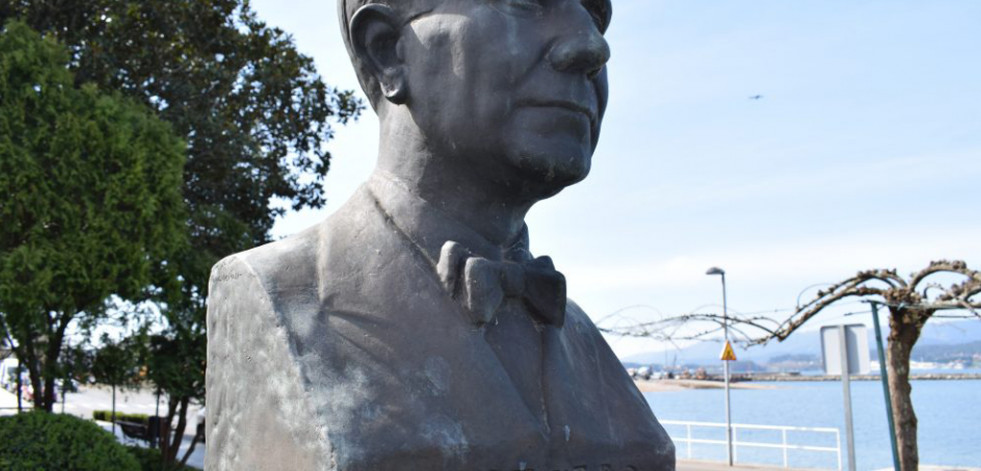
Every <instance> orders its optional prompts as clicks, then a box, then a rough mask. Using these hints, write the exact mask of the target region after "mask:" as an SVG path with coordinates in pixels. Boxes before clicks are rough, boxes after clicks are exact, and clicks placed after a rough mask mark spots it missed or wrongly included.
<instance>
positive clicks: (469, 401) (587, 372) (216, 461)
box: [205, 0, 674, 471]
mask: <svg viewBox="0 0 981 471" xmlns="http://www.w3.org/2000/svg"><path fill="white" fill-rule="evenodd" d="M339 7H340V17H341V25H342V32H343V34H344V38H345V41H346V44H347V46H348V51H349V52H350V55H351V58H352V62H353V63H354V66H355V68H356V70H357V72H358V76H359V78H360V80H361V84H362V87H363V88H364V90H365V92H366V94H367V95H368V97H369V99H370V101H371V104H372V107H373V108H374V110H375V111H376V112H377V113H378V116H379V118H380V122H381V142H380V148H379V155H378V164H377V167H376V169H375V171H374V173H373V174H372V176H371V177H370V178H369V180H368V181H367V182H366V183H365V184H364V185H362V187H361V188H360V189H359V190H358V191H357V192H356V193H355V195H354V196H353V197H352V198H351V199H350V200H349V201H348V202H347V203H345V204H344V206H343V207H341V208H340V209H339V210H338V211H337V212H336V213H335V214H333V215H332V216H330V217H329V218H328V219H327V220H326V221H324V222H323V223H321V224H319V225H316V226H314V227H312V228H310V229H307V230H306V231H304V232H302V233H300V234H297V235H295V236H293V237H290V238H288V239H285V240H282V241H278V242H274V243H271V244H268V245H264V246H261V247H258V248H255V249H253V250H250V251H247V252H243V253H239V254H236V255H233V256H230V257H228V258H226V259H224V260H222V261H221V262H220V263H218V264H217V265H216V266H215V267H214V269H213V271H212V279H211V286H210V294H209V299H208V306H209V307H208V372H207V404H208V417H207V434H208V440H207V446H208V450H207V458H206V462H205V464H206V467H207V469H209V470H240V469H270V470H272V469H275V470H279V469H291V470H294V469H295V470H314V469H316V470H437V469H446V470H484V471H490V470H502V471H503V470H547V471H552V470H573V469H574V470H609V471H622V470H635V471H641V470H645V471H646V470H673V469H674V446H673V444H672V443H671V440H670V439H669V438H668V436H667V434H665V432H664V430H663V429H662V428H661V426H660V425H659V424H658V423H657V421H656V419H655V418H654V415H653V413H652V412H651V410H650V408H649V406H648V404H647V403H646V401H645V399H644V397H643V396H642V395H641V393H640V392H639V391H638V390H637V388H636V387H635V386H634V384H633V382H632V381H631V379H630V378H629V377H628V376H627V374H626V372H625V371H624V369H623V367H622V366H621V364H620V362H619V361H618V360H617V358H616V357H615V356H614V354H613V352H612V351H611V350H610V348H609V346H608V345H607V344H606V342H605V341H604V339H603V338H602V336H601V335H600V333H599V332H598V331H597V329H596V327H595V326H594V325H593V324H592V322H591V321H590V320H589V318H588V317H587V316H586V315H585V313H583V311H582V310H581V309H580V308H579V307H578V306H576V305H575V304H574V303H573V302H571V301H568V300H567V298H566V293H565V279H564V278H563V276H562V274H561V273H559V272H558V271H556V270H555V268H554V266H553V263H552V261H551V260H550V259H549V258H548V257H535V256H533V255H532V254H531V253H530V251H529V248H528V231H527V228H526V226H525V224H524V218H525V214H526V213H527V211H528V210H529V208H531V206H532V205H533V204H535V203H536V202H538V201H540V200H542V199H545V198H548V197H550V196H553V195H555V194H556V193H558V192H559V191H560V190H562V189H563V188H564V187H566V186H568V185H571V184H573V183H576V182H578V181H580V180H582V179H583V178H585V176H586V174H587V173H588V172H589V168H590V160H591V157H592V154H593V150H594V148H595V146H596V141H597V138H598V137H599V129H600V123H601V121H602V117H603V112H604V108H605V106H606V101H607V79H606V68H605V64H606V61H607V60H608V58H609V55H610V52H609V47H608V45H607V43H606V41H605V40H604V38H603V34H604V32H605V30H606V27H607V25H608V24H609V21H610V14H611V5H610V2H609V0H340V1H339Z"/></svg>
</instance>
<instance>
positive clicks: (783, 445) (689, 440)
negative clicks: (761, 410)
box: [660, 420, 842, 471]
mask: <svg viewBox="0 0 981 471" xmlns="http://www.w3.org/2000/svg"><path fill="white" fill-rule="evenodd" d="M660 422H661V424H662V425H680V426H684V427H685V436H684V437H676V436H674V435H671V439H672V440H674V442H675V444H679V443H684V444H685V445H686V448H687V453H686V456H687V457H688V459H691V458H692V453H691V446H692V444H694V443H701V444H708V445H721V446H723V447H724V446H726V441H725V439H722V440H711V439H707V438H693V437H692V428H693V427H697V428H718V429H722V430H723V431H725V428H726V424H724V423H717V422H690V421H682V420H661V421H660ZM739 430H774V431H779V432H780V438H781V440H780V442H779V443H776V442H750V441H739V439H738V438H737V437H738V436H739V433H738V432H739ZM787 432H811V433H827V434H833V435H834V437H835V446H834V447H825V446H812V445H799V444H792V443H788V441H787ZM669 435H670V434H669ZM741 446H742V447H752V448H770V449H774V448H777V449H780V450H782V451H783V467H784V468H789V467H790V461H789V456H788V455H789V451H790V450H800V451H818V452H827V453H834V454H835V456H836V457H837V458H838V470H839V471H840V470H841V469H842V468H841V433H840V432H839V431H838V429H837V428H832V427H790V426H783V425H748V424H732V460H733V462H735V461H736V460H737V456H738V453H737V451H738V450H739V447H741Z"/></svg>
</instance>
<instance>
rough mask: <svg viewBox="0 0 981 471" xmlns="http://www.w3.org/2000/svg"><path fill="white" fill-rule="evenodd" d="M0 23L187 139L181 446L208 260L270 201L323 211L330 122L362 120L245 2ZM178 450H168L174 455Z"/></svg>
mask: <svg viewBox="0 0 981 471" xmlns="http://www.w3.org/2000/svg"><path fill="white" fill-rule="evenodd" d="M6 17H18V18H22V19H24V21H26V22H27V23H28V24H30V25H31V26H32V27H34V28H35V29H38V30H41V31H44V32H48V33H51V34H53V35H56V36H57V37H58V39H59V40H61V41H62V42H64V43H65V44H68V45H69V46H70V47H71V51H72V58H71V68H72V70H74V71H75V73H76V81H77V82H79V83H86V82H92V83H96V84H98V86H99V87H101V88H102V89H104V90H121V91H122V93H124V94H126V95H128V96H131V97H134V98H135V99H137V100H140V101H142V102H143V103H145V104H147V105H149V106H152V107H153V108H155V109H156V110H157V111H158V113H159V115H160V116H161V117H162V118H163V119H165V120H167V121H169V122H170V123H171V124H172V125H173V128H174V130H175V131H176V132H177V133H178V134H179V135H180V136H182V137H184V139H185V140H186V141H187V145H188V148H187V164H186V166H185V168H184V188H183V195H184V199H185V202H186V203H187V207H188V208H189V214H188V219H187V224H186V228H187V233H188V236H189V238H190V245H189V248H188V250H185V251H183V252H182V253H181V254H180V255H179V256H175V257H172V258H171V259H170V260H169V262H170V263H169V264H168V265H167V267H168V268H170V269H173V270H175V271H176V272H177V273H178V274H179V277H178V279H179V280H180V283H178V284H176V285H168V284H165V283H164V282H162V281H161V282H160V283H159V286H161V287H162V288H164V289H163V291H162V293H161V294H162V295H163V296H162V298H161V299H162V300H164V301H165V302H164V303H163V304H161V311H162V313H163V314H164V317H165V318H166V324H167V329H168V330H167V333H166V337H167V338H168V339H169V340H168V341H169V342H173V343H175V344H181V347H179V348H178V349H179V350H181V351H183V352H186V354H187V355H190V356H185V357H181V358H180V360H181V361H182V362H184V363H185V364H184V365H183V366H182V369H183V370H184V371H186V372H187V374H186V375H184V376H182V377H179V378H175V379H176V381H166V382H161V387H162V388H165V389H164V392H165V393H167V396H168V401H169V404H168V405H169V407H168V411H170V412H171V414H169V416H168V417H167V418H166V420H168V421H173V419H174V415H173V414H176V415H177V416H178V417H177V419H178V423H177V426H176V427H175V429H174V432H175V438H174V440H179V437H180V436H182V435H183V432H184V429H183V427H184V425H185V424H186V423H187V420H186V417H185V416H184V414H183V413H182V411H185V410H187V404H188V402H189V401H202V400H203V399H204V392H203V391H204V387H203V385H204V369H205V342H206V334H205V312H206V306H205V299H206V297H207V283H208V274H209V271H210V269H211V266H212V265H214V263H215V262H217V261H218V260H219V259H220V258H221V257H223V256H226V255H228V254H231V253H234V252H237V251H241V250H244V249H247V248H251V247H253V246H255V245H259V244H262V243H264V242H267V241H268V238H269V235H268V232H269V229H270V228H271V227H272V225H273V222H274V220H275V218H276V216H277V215H279V214H281V213H282V210H280V209H271V208H270V203H271V202H274V201H279V202H286V203H287V204H288V205H290V206H292V207H293V208H296V209H299V208H303V207H319V206H321V205H323V203H324V201H325V200H324V194H323V188H322V183H323V178H324V176H325V175H326V173H327V170H328V166H329V163H330V154H329V152H328V151H327V150H326V148H325V144H326V142H327V141H328V140H329V139H330V138H331V137H332V136H333V129H332V127H331V124H332V123H340V124H343V123H346V122H347V121H348V120H349V119H352V118H355V117H357V115H358V113H359V112H360V110H361V109H362V104H361V102H360V100H357V99H355V98H354V96H353V93H352V92H350V91H341V90H337V89H335V88H332V87H330V86H328V85H327V84H325V83H324V81H323V80H322V79H321V77H320V75H319V74H318V73H317V70H316V68H315V67H314V64H313V60H312V59H311V58H309V57H307V56H304V55H302V54H300V53H299V52H297V50H296V48H295V46H294V44H293V41H292V38H291V37H290V36H289V35H287V34H286V33H285V32H283V31H282V30H280V29H278V28H272V27H269V26H267V25H266V24H265V23H263V22H262V21H260V20H259V19H258V18H257V16H256V15H255V13H254V12H253V11H252V10H251V9H250V7H249V4H248V1H247V0H139V1H136V0H90V1H86V2H73V1H69V0H48V1H43V2H41V1H26V0H0V18H6ZM344 66H345V67H347V64H344ZM174 348H177V347H174ZM152 369H153V367H152V366H151V370H152ZM168 371H169V367H168ZM151 375H153V373H152V372H151ZM163 385H166V386H163ZM176 453H177V447H176V446H174V447H171V449H170V451H169V452H167V453H164V454H163V455H164V458H165V460H167V461H168V463H172V462H173V461H174V460H175V457H176Z"/></svg>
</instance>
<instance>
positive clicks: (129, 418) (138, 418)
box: [92, 410, 150, 425]
mask: <svg viewBox="0 0 981 471" xmlns="http://www.w3.org/2000/svg"><path fill="white" fill-rule="evenodd" d="M92 418H93V419H95V420H101V421H103V422H112V411H110V410H96V411H92ZM116 422H133V423H137V424H143V425H148V424H149V423H150V416H149V415H146V414H127V413H125V412H119V411H118V410H117V411H116Z"/></svg>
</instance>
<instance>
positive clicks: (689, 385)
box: [634, 379, 775, 392]
mask: <svg viewBox="0 0 981 471" xmlns="http://www.w3.org/2000/svg"><path fill="white" fill-rule="evenodd" d="M634 384H636V385H637V388H638V389H640V391H641V392H662V391H683V390H685V389H722V388H723V387H725V384H724V383H723V382H722V381H708V380H704V379H655V380H634ZM729 388H731V389H774V388H775V386H773V385H769V384H753V383H742V382H737V383H730V384H729Z"/></svg>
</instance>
